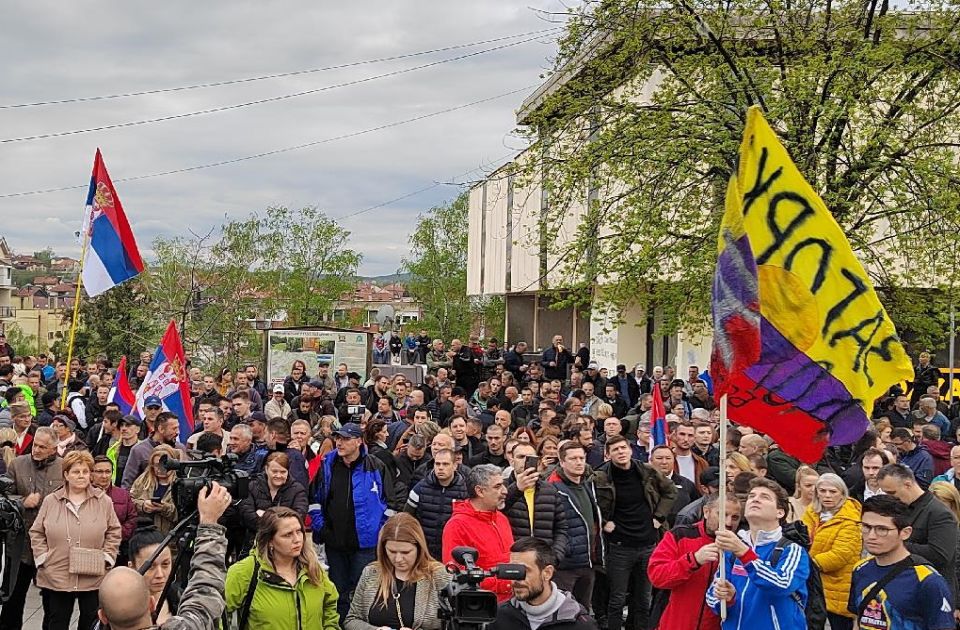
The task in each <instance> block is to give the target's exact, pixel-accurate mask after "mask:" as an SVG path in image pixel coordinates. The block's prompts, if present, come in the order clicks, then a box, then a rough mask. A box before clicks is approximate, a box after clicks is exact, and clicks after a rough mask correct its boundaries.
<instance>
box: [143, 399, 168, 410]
mask: <svg viewBox="0 0 960 630" xmlns="http://www.w3.org/2000/svg"><path fill="white" fill-rule="evenodd" d="M143 406H144V407H146V408H148V409H149V408H150V407H159V408H161V409H162V408H163V401H162V400H160V397H159V396H147V399H146V400H144V401H143Z"/></svg>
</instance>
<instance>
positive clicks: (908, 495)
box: [877, 464, 957, 609]
mask: <svg viewBox="0 0 960 630" xmlns="http://www.w3.org/2000/svg"><path fill="white" fill-rule="evenodd" d="M877 480H878V481H879V482H880V489H881V490H883V493H884V494H889V495H893V496H895V497H897V498H898V499H900V500H901V501H903V502H904V503H906V504H907V505H908V506H909V508H910V509H909V512H908V518H909V521H910V527H911V528H912V532H911V533H910V538H909V539H907V549H908V550H909V551H910V553H915V554H917V555H918V556H923V557H924V559H926V560H927V562H929V563H930V564H931V565H933V568H935V569H936V570H937V571H939V572H940V575H942V576H943V577H944V579H945V580H946V581H947V584H949V585H950V592H951V593H952V594H953V600H954V601H953V606H954V609H956V608H957V571H956V567H957V519H956V518H954V516H953V514H952V513H951V512H950V510H949V509H948V508H947V506H945V505H944V504H943V503H941V502H940V501H938V500H937V498H936V497H935V496H933V493H931V492H929V491H926V490H924V489H923V488H921V487H920V485H919V484H918V483H917V480H916V478H915V477H914V476H913V471H911V470H910V469H909V468H907V467H906V466H904V465H903V464H887V465H886V466H884V467H883V468H881V469H880V472H879V473H878V474H877Z"/></svg>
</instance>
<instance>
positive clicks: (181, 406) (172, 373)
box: [135, 320, 193, 439]
mask: <svg viewBox="0 0 960 630" xmlns="http://www.w3.org/2000/svg"><path fill="white" fill-rule="evenodd" d="M150 396H157V397H158V398H160V401H161V402H162V403H163V409H164V411H170V412H172V413H175V414H176V415H177V417H178V418H179V419H180V436H181V437H182V438H184V439H185V438H186V437H188V436H190V435H192V434H193V405H191V404H190V377H189V375H188V374H187V364H186V361H185V360H184V356H183V344H182V343H181V342H180V333H179V332H178V331H177V324H176V322H174V321H173V320H170V325H169V326H167V332H166V333H164V335H163V340H162V341H161V342H160V345H159V346H157V350H156V352H154V353H153V361H152V362H151V363H150V368H149V369H148V370H147V374H146V376H144V377H143V384H142V385H140V389H138V390H137V397H136V406H135V409H136V412H135V413H136V414H137V415H138V416H140V417H141V418H142V417H143V416H144V413H143V405H144V401H145V400H146V399H147V398H149V397H150Z"/></svg>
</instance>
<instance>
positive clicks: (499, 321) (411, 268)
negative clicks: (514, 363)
mask: <svg viewBox="0 0 960 630" xmlns="http://www.w3.org/2000/svg"><path fill="white" fill-rule="evenodd" d="M468 209H469V202H468V196H467V194H466V193H463V194H461V195H460V196H458V197H457V198H456V199H454V200H453V201H452V202H450V203H447V204H443V205H440V206H436V207H434V208H431V209H430V210H428V211H427V212H426V213H425V214H421V215H420V216H419V218H418V219H417V227H416V229H415V230H414V232H413V234H411V235H410V253H411V257H410V258H408V259H404V261H403V266H404V270H405V271H407V272H409V273H410V274H411V278H410V281H409V282H408V283H407V290H408V291H409V292H410V295H412V296H413V297H414V298H415V299H416V300H417V301H419V302H420V305H421V308H422V310H423V319H422V320H421V321H422V326H423V327H424V328H426V329H427V330H428V331H429V332H430V333H432V334H433V335H435V336H437V337H440V338H442V339H445V340H447V341H449V340H450V339H453V338H454V337H460V338H461V339H465V338H466V337H467V336H469V334H470V333H471V332H472V331H476V330H479V329H480V328H483V329H484V331H485V333H486V335H487V336H499V337H500V338H502V335H503V321H504V318H503V300H502V298H499V297H492V298H470V297H468V296H467V230H466V225H467V212H468ZM491 331H494V332H491Z"/></svg>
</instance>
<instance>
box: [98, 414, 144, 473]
mask: <svg viewBox="0 0 960 630" xmlns="http://www.w3.org/2000/svg"><path fill="white" fill-rule="evenodd" d="M142 423H143V421H142V420H141V419H140V418H138V417H137V416H134V415H126V416H123V417H121V418H120V420H118V421H117V429H118V431H119V432H120V439H118V440H117V441H116V442H114V443H113V444H111V445H110V446H109V447H108V448H107V457H108V458H109V459H110V461H112V462H113V485H115V486H118V487H119V486H120V484H121V482H122V481H123V470H124V468H126V466H127V460H128V459H130V452H131V451H132V450H133V447H134V446H136V445H137V444H138V443H139V442H140V425H141V424H142Z"/></svg>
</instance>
